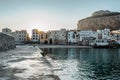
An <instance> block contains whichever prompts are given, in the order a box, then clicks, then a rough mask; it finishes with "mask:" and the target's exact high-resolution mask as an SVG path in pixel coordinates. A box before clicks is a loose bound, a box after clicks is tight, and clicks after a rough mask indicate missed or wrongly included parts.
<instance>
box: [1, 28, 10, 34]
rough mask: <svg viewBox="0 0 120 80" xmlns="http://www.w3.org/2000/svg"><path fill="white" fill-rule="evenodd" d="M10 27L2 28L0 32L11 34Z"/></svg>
mask: <svg viewBox="0 0 120 80" xmlns="http://www.w3.org/2000/svg"><path fill="white" fill-rule="evenodd" d="M11 31H12V30H11V29H9V28H3V29H2V33H4V34H11Z"/></svg>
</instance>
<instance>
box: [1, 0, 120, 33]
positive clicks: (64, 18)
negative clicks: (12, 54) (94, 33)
mask: <svg viewBox="0 0 120 80" xmlns="http://www.w3.org/2000/svg"><path fill="white" fill-rule="evenodd" d="M119 4H120V0H0V31H1V29H2V28H6V27H7V28H10V29H12V31H15V30H22V29H26V30H27V31H28V33H30V34H31V31H32V29H34V28H37V29H39V30H41V31H49V30H59V29H61V28H66V29H77V23H78V20H81V19H83V18H86V17H89V16H91V15H92V13H93V12H95V11H99V10H110V11H115V12H120V6H119Z"/></svg>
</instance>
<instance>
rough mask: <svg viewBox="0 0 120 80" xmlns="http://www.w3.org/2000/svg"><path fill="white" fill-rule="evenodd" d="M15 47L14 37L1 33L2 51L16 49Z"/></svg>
mask: <svg viewBox="0 0 120 80" xmlns="http://www.w3.org/2000/svg"><path fill="white" fill-rule="evenodd" d="M15 47H16V45H15V40H14V38H13V37H12V36H9V35H6V34H3V33H0V51H6V50H9V49H14V48H15Z"/></svg>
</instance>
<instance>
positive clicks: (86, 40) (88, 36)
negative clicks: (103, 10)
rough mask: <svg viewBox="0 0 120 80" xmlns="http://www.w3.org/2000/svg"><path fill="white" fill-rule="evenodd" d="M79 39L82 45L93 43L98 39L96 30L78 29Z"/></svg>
mask: <svg viewBox="0 0 120 80" xmlns="http://www.w3.org/2000/svg"><path fill="white" fill-rule="evenodd" d="M77 33H78V36H79V38H78V41H79V44H81V45H93V44H94V41H95V39H96V32H95V31H92V30H81V31H78V32H77Z"/></svg>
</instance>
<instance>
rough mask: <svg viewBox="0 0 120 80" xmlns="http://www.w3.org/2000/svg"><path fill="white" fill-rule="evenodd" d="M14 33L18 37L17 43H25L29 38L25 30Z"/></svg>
mask: <svg viewBox="0 0 120 80" xmlns="http://www.w3.org/2000/svg"><path fill="white" fill-rule="evenodd" d="M15 33H16V34H17V36H18V43H26V42H27V41H28V38H29V36H28V33H27V31H26V30H21V31H18V30H17V31H15ZM15 33H14V34H15Z"/></svg>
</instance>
